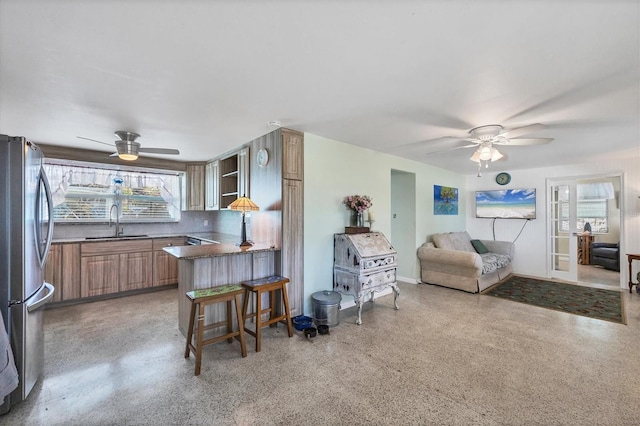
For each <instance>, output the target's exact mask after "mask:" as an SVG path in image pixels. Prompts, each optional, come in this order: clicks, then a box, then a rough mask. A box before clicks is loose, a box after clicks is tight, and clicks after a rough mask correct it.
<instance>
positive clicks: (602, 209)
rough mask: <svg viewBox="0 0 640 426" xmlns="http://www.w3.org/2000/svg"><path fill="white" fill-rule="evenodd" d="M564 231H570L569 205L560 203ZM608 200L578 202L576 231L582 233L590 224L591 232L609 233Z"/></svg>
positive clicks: (561, 226)
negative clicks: (586, 225)
mask: <svg viewBox="0 0 640 426" xmlns="http://www.w3.org/2000/svg"><path fill="white" fill-rule="evenodd" d="M560 208H561V218H562V220H561V222H560V229H561V230H562V231H568V230H569V203H567V202H564V203H560ZM607 218H608V216H607V200H590V201H578V202H577V203H576V229H575V230H576V231H582V230H583V229H584V225H585V224H586V223H587V222H588V223H589V225H591V232H595V233H607V232H609V225H608V223H607V222H608V221H607Z"/></svg>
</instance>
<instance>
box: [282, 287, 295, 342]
mask: <svg viewBox="0 0 640 426" xmlns="http://www.w3.org/2000/svg"><path fill="white" fill-rule="evenodd" d="M282 302H283V303H284V313H285V315H286V316H287V318H286V320H287V330H288V331H289V337H293V327H292V326H291V313H290V312H289V296H288V295H287V284H286V283H283V284H282Z"/></svg>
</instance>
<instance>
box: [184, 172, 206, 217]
mask: <svg viewBox="0 0 640 426" xmlns="http://www.w3.org/2000/svg"><path fill="white" fill-rule="evenodd" d="M205 167H206V166H205V163H189V164H187V172H186V178H187V182H186V183H187V185H186V197H185V198H186V204H187V205H186V206H185V210H189V211H193V210H204V197H205Z"/></svg>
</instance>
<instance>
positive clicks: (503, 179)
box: [496, 172, 511, 185]
mask: <svg viewBox="0 0 640 426" xmlns="http://www.w3.org/2000/svg"><path fill="white" fill-rule="evenodd" d="M509 182H511V175H510V174H509V173H505V172H502V173H498V175H497V176H496V183H497V184H498V185H506V184H508V183H509Z"/></svg>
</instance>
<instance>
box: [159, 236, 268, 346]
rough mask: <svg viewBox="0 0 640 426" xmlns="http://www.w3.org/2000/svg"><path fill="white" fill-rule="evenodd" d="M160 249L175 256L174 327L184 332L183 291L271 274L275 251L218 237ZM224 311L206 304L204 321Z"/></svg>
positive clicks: (186, 320) (186, 304)
mask: <svg viewBox="0 0 640 426" xmlns="http://www.w3.org/2000/svg"><path fill="white" fill-rule="evenodd" d="M218 240H223V239H222V238H219V239H218ZM163 250H164V251H165V252H167V253H169V254H170V255H172V256H174V257H176V258H177V259H178V294H179V296H178V297H179V301H178V302H179V303H178V328H179V329H180V332H181V333H182V334H183V335H185V336H186V335H187V328H188V326H189V309H190V304H189V301H188V300H187V298H186V296H185V294H186V292H188V291H192V290H197V289H203V288H209V287H216V286H220V285H225V284H239V283H240V282H242V281H249V280H253V279H257V278H262V277H266V276H269V275H273V274H275V272H276V271H275V264H276V262H275V260H276V253H277V252H279V249H278V248H276V247H274V246H268V245H264V244H255V245H253V246H251V247H242V248H241V247H238V246H237V245H235V244H233V243H231V242H228V241H227V242H225V241H221V242H220V243H219V244H204V245H197V246H174V247H164V248H163ZM218 305H223V304H218ZM225 312H226V311H225V308H224V306H217V305H211V306H208V307H207V311H206V312H205V323H207V324H208V323H213V322H218V321H221V320H223V319H224V318H225Z"/></svg>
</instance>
